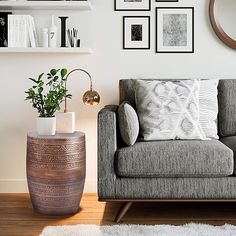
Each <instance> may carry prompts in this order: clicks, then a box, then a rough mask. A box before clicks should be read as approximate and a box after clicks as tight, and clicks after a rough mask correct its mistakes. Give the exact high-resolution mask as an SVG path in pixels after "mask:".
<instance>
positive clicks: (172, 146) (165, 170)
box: [115, 140, 234, 178]
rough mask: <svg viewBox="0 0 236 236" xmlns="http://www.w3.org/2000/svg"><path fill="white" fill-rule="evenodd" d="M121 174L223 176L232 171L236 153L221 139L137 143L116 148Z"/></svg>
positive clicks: (141, 175) (117, 164)
mask: <svg viewBox="0 0 236 236" xmlns="http://www.w3.org/2000/svg"><path fill="white" fill-rule="evenodd" d="M115 160H116V161H115V162H116V173H117V175H118V176H120V177H139V178H140V177H141V178H145V177H220V176H229V175H232V174H233V170H234V159H233V152H232V150H230V149H229V148H228V147H226V146H225V145H224V144H222V143H221V142H220V141H218V140H210V141H183V140H178V141H155V142H138V143H136V144H135V145H133V146H132V147H124V148H120V149H118V150H117V151H116V157H115Z"/></svg>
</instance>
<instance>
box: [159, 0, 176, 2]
mask: <svg viewBox="0 0 236 236" xmlns="http://www.w3.org/2000/svg"><path fill="white" fill-rule="evenodd" d="M178 1H179V0H156V2H178Z"/></svg>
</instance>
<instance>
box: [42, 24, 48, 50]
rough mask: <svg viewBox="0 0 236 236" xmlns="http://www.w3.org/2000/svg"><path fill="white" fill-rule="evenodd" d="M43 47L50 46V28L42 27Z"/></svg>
mask: <svg viewBox="0 0 236 236" xmlns="http://www.w3.org/2000/svg"><path fill="white" fill-rule="evenodd" d="M41 46H42V47H44V48H48V28H43V29H42V45H41Z"/></svg>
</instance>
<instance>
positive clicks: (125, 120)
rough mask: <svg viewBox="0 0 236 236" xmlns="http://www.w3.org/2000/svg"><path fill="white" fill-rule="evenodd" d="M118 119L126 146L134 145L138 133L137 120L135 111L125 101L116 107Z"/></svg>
mask: <svg viewBox="0 0 236 236" xmlns="http://www.w3.org/2000/svg"><path fill="white" fill-rule="evenodd" d="M118 121H119V128H120V134H121V137H122V139H123V141H124V142H125V143H126V145H128V146H131V145H134V143H135V142H136V140H137V138H138V135H139V120H138V116H137V114H136V111H135V110H134V108H133V107H132V106H131V105H129V104H128V103H127V102H123V103H122V104H120V106H119V108H118Z"/></svg>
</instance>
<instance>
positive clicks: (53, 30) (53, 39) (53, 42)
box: [49, 16, 57, 48]
mask: <svg viewBox="0 0 236 236" xmlns="http://www.w3.org/2000/svg"><path fill="white" fill-rule="evenodd" d="M49 47H50V48H56V47H57V27H56V25H55V23H54V16H52V23H51V26H50V29H49Z"/></svg>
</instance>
